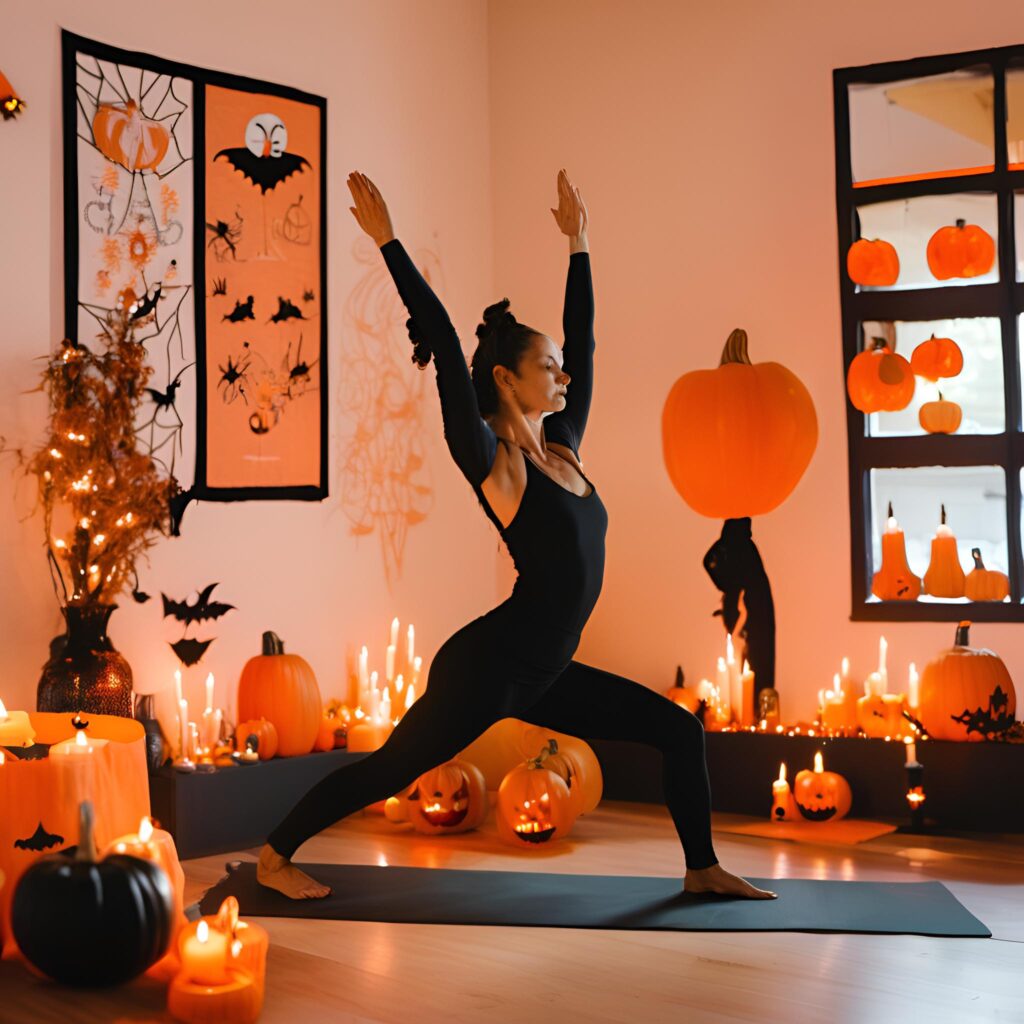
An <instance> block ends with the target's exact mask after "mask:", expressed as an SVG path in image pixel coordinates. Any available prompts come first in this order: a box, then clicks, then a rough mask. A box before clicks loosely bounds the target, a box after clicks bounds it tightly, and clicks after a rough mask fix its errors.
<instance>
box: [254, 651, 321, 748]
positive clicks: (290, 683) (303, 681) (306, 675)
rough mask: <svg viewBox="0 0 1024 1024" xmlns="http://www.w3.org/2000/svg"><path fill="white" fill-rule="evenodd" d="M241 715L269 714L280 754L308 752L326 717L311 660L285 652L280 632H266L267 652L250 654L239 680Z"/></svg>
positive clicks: (264, 715)
mask: <svg viewBox="0 0 1024 1024" xmlns="http://www.w3.org/2000/svg"><path fill="white" fill-rule="evenodd" d="M238 718H239V720H240V721H245V720H246V719H251V718H266V719H267V720H268V721H270V722H273V723H274V728H275V729H276V730H277V755H278V757H295V756H296V755H297V754H308V753H309V752H310V751H311V750H312V749H313V744H314V743H316V737H317V733H318V731H319V729H320V720H321V719H322V718H323V710H322V705H321V703H320V688H319V686H317V682H316V676H315V675H314V673H313V669H312V668H311V667H310V665H309V662H308V661H306V659H305V658H303V657H301V656H300V655H298V654H285V653H284V644H283V643H282V641H281V638H280V637H279V636H278V635H277V634H276V633H270V632H267V633H264V634H263V653H262V654H259V655H257V656H256V657H254V658H250V659H249V660H248V661H247V662H246V663H245V667H244V668H243V669H242V677H241V679H239V681H238Z"/></svg>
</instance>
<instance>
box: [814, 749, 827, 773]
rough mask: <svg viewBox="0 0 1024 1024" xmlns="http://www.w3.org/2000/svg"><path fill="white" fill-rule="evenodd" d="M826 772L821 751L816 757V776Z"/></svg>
mask: <svg viewBox="0 0 1024 1024" xmlns="http://www.w3.org/2000/svg"><path fill="white" fill-rule="evenodd" d="M824 770H825V760H824V758H823V757H822V756H821V751H820V750H819V751H817V752H816V753H815V755H814V771H815V773H816V774H819V775H820V774H821V773H822V772H823V771H824Z"/></svg>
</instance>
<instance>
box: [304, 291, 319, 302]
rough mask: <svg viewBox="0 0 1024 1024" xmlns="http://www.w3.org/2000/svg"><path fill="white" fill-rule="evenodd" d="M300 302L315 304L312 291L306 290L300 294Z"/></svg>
mask: <svg viewBox="0 0 1024 1024" xmlns="http://www.w3.org/2000/svg"><path fill="white" fill-rule="evenodd" d="M302 301H303V302H316V296H315V295H314V294H313V289H312V288H307V289H306V290H305V291H304V292H303V293H302Z"/></svg>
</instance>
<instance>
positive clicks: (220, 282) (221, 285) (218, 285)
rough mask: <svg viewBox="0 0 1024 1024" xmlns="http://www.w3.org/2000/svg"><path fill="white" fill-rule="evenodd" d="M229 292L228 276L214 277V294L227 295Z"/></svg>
mask: <svg viewBox="0 0 1024 1024" xmlns="http://www.w3.org/2000/svg"><path fill="white" fill-rule="evenodd" d="M227 293H228V279H227V278H226V277H215V278H214V279H213V294H214V295H227Z"/></svg>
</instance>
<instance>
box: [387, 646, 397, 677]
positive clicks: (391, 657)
mask: <svg viewBox="0 0 1024 1024" xmlns="http://www.w3.org/2000/svg"><path fill="white" fill-rule="evenodd" d="M384 676H385V678H386V679H387V681H388V682H389V683H390V682H392V681H393V680H394V678H395V645H394V644H388V649H387V652H386V653H385V655H384Z"/></svg>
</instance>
